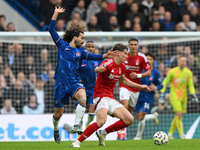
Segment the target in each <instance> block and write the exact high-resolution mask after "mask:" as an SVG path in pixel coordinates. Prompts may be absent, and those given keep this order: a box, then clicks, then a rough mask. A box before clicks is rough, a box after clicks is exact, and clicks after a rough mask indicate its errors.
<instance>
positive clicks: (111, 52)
mask: <svg viewBox="0 0 200 150" xmlns="http://www.w3.org/2000/svg"><path fill="white" fill-rule="evenodd" d="M117 53H119V52H118V51H117V50H116V51H113V49H110V50H109V51H108V52H107V53H106V54H104V56H103V58H104V59H105V58H113V57H114V56H116V54H117Z"/></svg>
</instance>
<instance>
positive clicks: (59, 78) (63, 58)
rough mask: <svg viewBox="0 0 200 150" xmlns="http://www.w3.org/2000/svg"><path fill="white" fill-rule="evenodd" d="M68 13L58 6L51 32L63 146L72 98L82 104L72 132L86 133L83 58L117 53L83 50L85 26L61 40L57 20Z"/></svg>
mask: <svg viewBox="0 0 200 150" xmlns="http://www.w3.org/2000/svg"><path fill="white" fill-rule="evenodd" d="M64 11H65V9H64V8H62V7H58V8H57V7H55V11H54V14H53V16H52V19H51V22H50V25H49V32H50V34H51V36H52V39H53V41H54V43H55V44H56V46H57V47H58V52H57V67H56V72H55V75H54V79H55V81H56V84H55V92H54V107H55V113H54V115H53V125H54V140H55V141H56V142H57V143H60V140H61V138H60V134H59V128H58V123H59V120H60V118H61V116H62V115H63V111H64V105H65V104H69V97H71V98H73V99H76V100H78V101H79V104H78V105H77V107H76V117H75V123H74V126H73V128H72V131H71V132H72V133H78V134H81V133H82V130H81V129H80V127H79V123H80V121H81V119H82V118H83V115H84V113H85V110H86V100H87V99H86V92H85V87H84V86H83V85H82V84H81V83H80V79H79V69H80V65H81V64H82V60H83V59H92V60H101V59H104V58H108V57H113V56H114V55H115V53H116V52H113V51H112V50H109V51H108V53H106V54H99V55H96V54H92V53H90V52H88V51H87V50H86V49H85V48H81V46H82V44H83V43H84V42H85V35H84V32H83V28H84V27H80V26H71V28H70V29H69V30H66V31H65V34H64V36H63V39H61V38H60V37H59V35H58V33H57V32H56V30H55V25H56V19H57V17H58V14H59V13H63V12H64Z"/></svg>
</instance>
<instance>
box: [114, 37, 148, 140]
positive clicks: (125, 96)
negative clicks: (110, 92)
mask: <svg viewBox="0 0 200 150" xmlns="http://www.w3.org/2000/svg"><path fill="white" fill-rule="evenodd" d="M128 47H129V52H128V58H127V59H126V61H125V66H126V72H125V77H126V78H128V79H129V80H131V81H132V82H135V83H138V84H140V81H141V78H142V77H149V76H150V75H151V66H150V64H149V62H148V60H147V58H146V56H145V55H144V54H142V53H140V52H138V51H137V49H138V40H137V39H136V38H131V39H130V40H129V44H128ZM143 69H144V70H145V72H144V73H142V70H143ZM139 91H140V89H138V88H134V87H129V86H127V85H124V84H123V83H120V84H119V97H120V101H121V103H122V105H123V106H124V107H125V108H126V109H128V111H129V112H130V113H131V112H132V111H133V109H134V107H135V105H136V103H137V99H138V96H139ZM117 134H118V136H117V139H118V140H126V129H125V128H124V129H121V130H119V131H118V132H117Z"/></svg>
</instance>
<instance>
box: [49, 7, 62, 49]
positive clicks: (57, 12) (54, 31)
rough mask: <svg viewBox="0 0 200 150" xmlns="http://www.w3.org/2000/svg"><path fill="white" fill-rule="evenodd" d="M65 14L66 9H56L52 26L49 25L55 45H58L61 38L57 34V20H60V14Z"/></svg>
mask: <svg viewBox="0 0 200 150" xmlns="http://www.w3.org/2000/svg"><path fill="white" fill-rule="evenodd" d="M63 12H65V9H64V8H62V7H55V10H54V14H53V16H52V18H51V22H50V25H49V33H50V34H51V37H52V39H53V41H54V43H55V44H56V45H57V46H59V45H58V41H59V40H60V37H59V35H58V33H57V32H56V30H55V26H56V19H57V18H58V14H59V13H63Z"/></svg>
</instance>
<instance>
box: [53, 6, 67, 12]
mask: <svg viewBox="0 0 200 150" xmlns="http://www.w3.org/2000/svg"><path fill="white" fill-rule="evenodd" d="M55 12H57V13H64V12H65V9H64V8H63V7H55Z"/></svg>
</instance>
